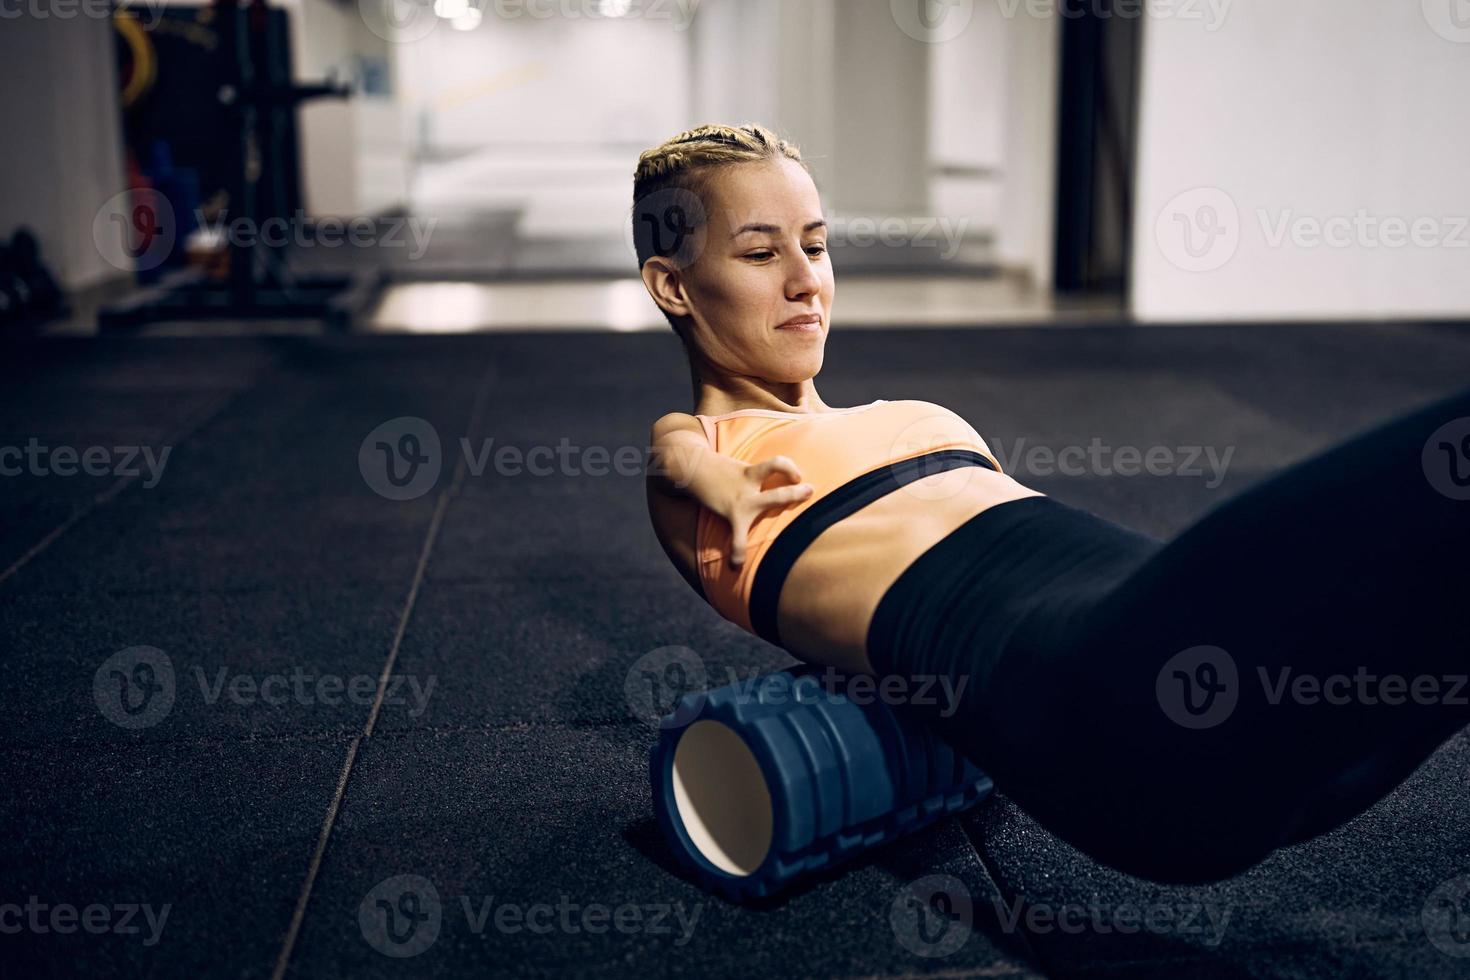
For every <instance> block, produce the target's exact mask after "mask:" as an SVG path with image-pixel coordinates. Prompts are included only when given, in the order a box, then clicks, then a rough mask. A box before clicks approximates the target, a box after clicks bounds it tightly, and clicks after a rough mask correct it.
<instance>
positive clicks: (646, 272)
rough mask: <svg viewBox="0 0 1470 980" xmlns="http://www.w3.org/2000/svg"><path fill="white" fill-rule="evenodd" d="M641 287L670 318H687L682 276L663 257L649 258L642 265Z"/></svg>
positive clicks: (686, 301) (687, 306)
mask: <svg viewBox="0 0 1470 980" xmlns="http://www.w3.org/2000/svg"><path fill="white" fill-rule="evenodd" d="M643 286H644V288H646V289H647V290H648V295H650V296H652V297H653V301H654V302H655V303H657V304H658V305H659V309H661V310H663V311H664V312H665V313H667V314H669V315H670V316H688V315H689V314H690V309H689V301H688V300H687V299H686V298H685V296H684V281H683V274H682V273H681V272H680V271H679V270H678V269H677V268H675V267H674V264H673V263H672V262H671V261H669V260H668V259H666V258H664V257H663V256H658V255H655V256H651V257H649V259H648V261H646V262H644V263H643Z"/></svg>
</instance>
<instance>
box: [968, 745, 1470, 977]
mask: <svg viewBox="0 0 1470 980" xmlns="http://www.w3.org/2000/svg"><path fill="white" fill-rule="evenodd" d="M1467 767H1470V736H1467V735H1466V734H1465V733H1461V734H1459V735H1457V736H1455V737H1454V738H1452V739H1450V740H1449V741H1448V742H1446V743H1445V745H1444V746H1443V747H1441V749H1440V751H1439V752H1438V753H1437V754H1435V755H1434V756H1432V757H1431V758H1430V759H1428V760H1426V762H1425V763H1424V764H1423V765H1422V766H1421V767H1420V768H1419V770H1418V771H1417V772H1415V773H1414V775H1413V776H1411V777H1410V778H1409V779H1408V780H1407V781H1405V782H1404V783H1402V784H1401V785H1400V786H1399V787H1398V788H1397V789H1396V790H1395V791H1394V792H1393V793H1391V794H1390V795H1389V796H1387V797H1385V798H1384V799H1383V800H1381V801H1380V802H1379V803H1378V804H1377V805H1375V806H1374V807H1372V808H1371V809H1369V810H1368V811H1367V812H1365V813H1363V814H1361V815H1360V816H1359V817H1358V818H1356V819H1355V820H1353V821H1351V822H1349V823H1348V824H1345V825H1344V826H1342V827H1339V828H1338V829H1337V830H1335V831H1332V832H1331V833H1328V834H1325V835H1323V836H1320V837H1317V838H1314V839H1313V840H1310V841H1307V842H1305V843H1302V844H1298V845H1295V846H1293V847H1287V848H1282V849H1280V850H1278V851H1276V852H1275V853H1274V854H1272V855H1271V856H1270V857H1269V858H1267V859H1266V860H1265V861H1264V862H1262V863H1261V864H1259V865H1257V866H1256V867H1254V868H1252V869H1251V870H1249V871H1247V872H1246V873H1244V874H1242V875H1239V876H1237V877H1235V878H1232V879H1229V880H1227V881H1224V882H1221V883H1218V884H1214V885H1208V886H1194V887H1184V886H1173V885H1160V884H1157V883H1155V882H1149V881H1145V880H1143V879H1139V878H1134V877H1131V876H1129V875H1125V874H1122V873H1120V872H1117V871H1114V870H1113V869H1111V868H1108V867H1106V866H1103V865H1100V864H1097V863H1096V862H1094V861H1092V860H1091V859H1089V858H1088V857H1086V856H1085V855H1083V854H1080V853H1079V852H1077V851H1076V850H1074V849H1073V848H1071V847H1070V846H1068V845H1066V844H1064V843H1062V842H1061V841H1059V840H1057V839H1056V838H1054V837H1052V836H1051V835H1050V834H1048V833H1047V832H1046V831H1045V830H1044V829H1043V828H1042V827H1040V826H1039V825H1038V824H1036V823H1035V822H1034V821H1033V820H1031V818H1030V817H1028V816H1027V815H1026V814H1025V813H1024V812H1022V811H1021V810H1019V809H1018V808H1017V807H1015V806H1014V804H1011V803H1010V802H1009V801H1007V800H1005V799H1003V798H1002V799H999V800H997V801H996V805H994V806H989V807H986V808H983V809H981V810H977V811H975V812H974V813H972V814H969V815H966V816H965V817H964V818H962V819H963V820H964V822H965V824H966V827H967V829H968V831H969V832H970V835H971V837H972V838H973V839H974V840H975V841H976V843H977V846H978V847H979V848H980V850H981V852H982V853H983V854H984V855H985V859H986V863H987V864H988V865H989V866H990V867H991V868H992V869H993V870H994V872H995V874H996V876H997V881H998V885H999V888H1000V891H1001V892H1002V894H1003V895H1004V896H1005V902H1006V903H1007V905H1008V906H1009V907H1011V908H1015V907H1020V908H1022V909H1031V908H1035V909H1037V910H1038V911H1037V912H1035V913H1031V914H1032V915H1033V916H1034V918H1031V919H1027V918H1025V917H1024V914H1023V917H1022V918H1021V919H1019V920H1018V921H1019V922H1020V923H1021V926H1020V928H1021V929H1022V931H1024V932H1025V933H1026V937H1027V939H1028V940H1029V941H1030V942H1031V943H1032V944H1033V946H1034V947H1035V948H1036V949H1037V950H1038V951H1039V954H1040V956H1041V959H1042V962H1043V963H1044V964H1045V967H1046V969H1047V971H1048V972H1049V973H1051V974H1053V975H1055V976H1073V975H1077V976H1093V975H1099V976H1102V975H1118V976H1122V975H1128V976H1131V975H1135V974H1137V975H1151V976H1162V975H1167V974H1169V973H1170V971H1173V973H1172V975H1175V976H1180V975H1190V976H1193V975H1195V971H1196V967H1198V968H1199V969H1201V970H1202V971H1203V972H1204V973H1205V975H1213V976H1282V977H1297V976H1301V977H1317V976H1329V975H1333V972H1332V971H1338V972H1337V973H1336V975H1344V973H1346V974H1348V975H1354V976H1369V975H1375V976H1390V975H1395V976H1432V977H1454V976H1464V967H1465V962H1466V960H1465V954H1470V942H1465V943H1460V942H1458V941H1456V940H1455V938H1454V936H1453V935H1449V936H1446V935H1440V934H1438V933H1436V936H1437V937H1438V938H1439V940H1440V942H1441V943H1444V944H1445V945H1446V946H1447V947H1448V948H1449V949H1450V951H1451V952H1450V953H1446V952H1443V951H1442V950H1441V949H1440V948H1439V947H1438V946H1436V945H1435V943H1433V942H1431V940H1430V939H1429V937H1428V936H1427V935H1426V931H1425V925H1424V922H1425V919H1424V913H1425V910H1426V907H1427V906H1429V905H1430V903H1431V899H1432V897H1433V896H1434V894H1435V892H1436V889H1437V888H1440V886H1442V885H1445V884H1446V883H1449V887H1450V888H1454V886H1455V884H1456V882H1459V883H1460V884H1461V885H1462V886H1463V887H1461V888H1460V889H1459V890H1458V891H1456V892H1454V893H1453V895H1452V897H1458V898H1463V896H1464V895H1465V894H1466V893H1467V892H1470V828H1467V827H1466V826H1465V825H1464V821H1463V814H1464V813H1465V810H1466V806H1467V803H1470V799H1467V796H1470V786H1467V784H1466V781H1465V772H1466V771H1467ZM1435 908H1436V909H1439V908H1440V906H1435ZM1455 908H1456V907H1455V906H1453V905H1448V906H1444V909H1446V910H1447V911H1448V912H1449V913H1454V911H1455ZM1459 914H1460V915H1461V916H1463V913H1459ZM1064 920H1065V922H1066V924H1067V925H1068V926H1069V927H1070V928H1067V929H1063V928H1062V925H1061V923H1062V922H1063V921H1064ZM1454 921H1456V922H1458V923H1460V924H1462V923H1463V917H1461V918H1460V919H1458V920H1454ZM1028 923H1033V924H1034V927H1031V926H1028ZM1120 925H1122V926H1124V927H1126V928H1127V929H1131V930H1132V931H1125V929H1122V928H1119V926H1120ZM1451 954H1453V955H1451Z"/></svg>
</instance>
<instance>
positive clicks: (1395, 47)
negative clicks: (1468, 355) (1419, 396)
mask: <svg viewBox="0 0 1470 980" xmlns="http://www.w3.org/2000/svg"><path fill="white" fill-rule="evenodd" d="M1451 3H1452V0H1443V2H1440V0H1434V2H1428V3H1422V4H1421V3H1419V2H1409V0H1405V2H1400V3H1383V2H1379V0H1291V2H1282V0H1235V2H1234V3H1233V4H1230V5H1228V10H1227V12H1226V14H1225V17H1224V20H1223V21H1221V22H1219V23H1218V29H1216V30H1213V31H1211V30H1208V29H1207V25H1206V24H1205V23H1202V22H1200V21H1195V20H1184V19H1178V18H1175V19H1169V20H1162V19H1152V20H1150V21H1149V22H1148V23H1147V24H1146V25H1145V36H1144V58H1143V65H1142V74H1141V87H1142V89H1141V90H1142V102H1141V106H1140V109H1141V118H1140V138H1139V147H1138V150H1139V153H1138V161H1139V162H1138V175H1137V194H1136V209H1135V213H1134V219H1133V222H1134V231H1135V238H1134V257H1133V286H1132V297H1131V300H1132V305H1133V309H1134V312H1135V314H1137V315H1138V316H1139V317H1141V318H1144V319H1185V318H1195V317H1211V318H1219V317H1226V318H1273V317H1282V318H1299V317H1300V318H1313V317H1323V318H1330V317H1338V316H1341V317H1365V316H1366V317H1380V316H1408V315H1421V316H1440V315H1444V316H1453V315H1464V314H1466V313H1470V230H1466V229H1463V228H1460V227H1459V225H1460V222H1462V221H1464V220H1465V219H1466V218H1470V180H1467V179H1466V175H1467V169H1466V164H1467V161H1470V110H1467V106H1466V96H1467V93H1470V30H1457V29H1455V28H1454V27H1453V25H1452V22H1451V21H1450V20H1449V12H1450V9H1451ZM1441 8H1442V10H1441ZM1441 13H1442V14H1443V18H1444V19H1443V21H1442V22H1441V23H1440V24H1439V27H1440V31H1442V32H1443V35H1444V36H1442V34H1441V33H1440V32H1437V31H1436V30H1435V29H1434V28H1433V27H1432V26H1431V24H1430V18H1431V17H1438V15H1439V14H1441ZM1452 38H1456V39H1457V40H1454V39H1452ZM1195 189H1200V190H1195ZM1191 190H1195V193H1194V194H1193V195H1190V196H1185V197H1183V198H1180V197H1178V195H1181V194H1183V193H1184V192H1189V191H1191ZM1360 212H1361V218H1360V219H1359V218H1357V216H1358V215H1359V214H1360ZM1211 215H1214V216H1215V217H1214V218H1213V219H1212V218H1211ZM1334 218H1335V219H1338V221H1337V225H1336V226H1335V228H1334V230H1335V232H1337V233H1338V234H1339V235H1341V234H1342V233H1346V237H1345V238H1342V237H1339V238H1338V240H1340V241H1346V242H1347V243H1348V244H1347V246H1346V247H1333V246H1330V245H1328V244H1325V243H1322V242H1320V241H1319V242H1318V243H1316V244H1313V243H1312V241H1313V239H1312V237H1311V234H1310V232H1311V229H1312V225H1311V222H1314V221H1315V222H1319V223H1325V222H1328V221H1329V220H1331V219H1334ZM1304 219H1305V223H1303V220H1304ZM1385 219H1395V220H1398V221H1402V222H1404V224H1405V226H1406V228H1407V227H1408V226H1410V225H1411V223H1412V222H1414V221H1415V220H1416V219H1423V220H1426V221H1427V222H1429V223H1428V224H1424V225H1422V226H1421V232H1420V241H1421V243H1428V242H1431V241H1433V242H1437V243H1440V244H1436V245H1426V244H1420V245H1415V244H1413V243H1412V242H1406V244H1403V245H1402V246H1400V247H1385V246H1384V244H1383V242H1384V237H1383V234H1382V233H1383V231H1384V230H1386V229H1384V228H1383V227H1382V226H1379V227H1377V228H1374V227H1372V226H1371V225H1370V224H1369V222H1382V221H1383V220H1385ZM1355 220H1356V221H1360V222H1361V225H1362V227H1363V228H1365V229H1368V230H1364V231H1360V230H1358V228H1355V227H1352V226H1351V225H1348V224H1344V221H1347V222H1352V221H1355ZM1263 221H1264V227H1263ZM1283 221H1285V222H1286V224H1285V225H1284V226H1283V225H1282V222H1283ZM1204 225H1212V226H1213V227H1216V228H1219V229H1221V230H1222V233H1218V234H1216V235H1214V237H1213V238H1206V237H1205V229H1204ZM1282 227H1285V228H1286V229H1288V233H1287V237H1286V238H1285V239H1284V240H1283V241H1281V242H1280V243H1279V244H1273V242H1272V240H1271V238H1272V235H1274V234H1276V233H1277V231H1278V230H1279V229H1281V228H1282ZM1186 228H1189V229H1191V230H1192V232H1193V235H1194V238H1193V241H1192V242H1191V243H1186V241H1185V240H1184V238H1183V233H1184V230H1185V229H1186ZM1290 229H1297V230H1298V231H1299V232H1302V233H1305V237H1299V238H1298V239H1297V240H1295V241H1294V240H1293V236H1292V233H1291V231H1290ZM1404 238H1405V239H1407V238H1408V235H1407V234H1405V235H1404ZM1446 239H1448V240H1449V244H1448V245H1447V244H1444V243H1445V241H1446ZM1456 243H1457V247H1454V246H1455V245H1456ZM1190 248H1192V249H1193V252H1194V254H1191V252H1190Z"/></svg>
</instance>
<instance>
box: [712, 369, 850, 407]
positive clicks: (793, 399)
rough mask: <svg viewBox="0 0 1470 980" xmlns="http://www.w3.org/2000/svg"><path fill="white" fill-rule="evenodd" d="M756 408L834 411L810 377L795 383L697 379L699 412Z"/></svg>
mask: <svg viewBox="0 0 1470 980" xmlns="http://www.w3.org/2000/svg"><path fill="white" fill-rule="evenodd" d="M752 408H754V409H764V410H766V411H771V412H792V413H813V414H814V413H817V412H827V411H831V409H830V408H829V407H828V405H827V403H826V402H824V401H822V397H821V396H820V395H818V394H817V386H816V385H815V384H813V383H812V380H811V379H810V378H808V379H807V380H805V381H800V382H791V383H786V382H771V381H761V380H759V379H755V378H732V379H729V380H728V381H726V382H723V383H721V384H719V385H715V384H711V383H709V382H707V381H703V380H701V379H700V378H698V377H696V378H695V379H694V412H695V414H696V415H724V414H726V413H727V412H738V411H743V410H745V409H752Z"/></svg>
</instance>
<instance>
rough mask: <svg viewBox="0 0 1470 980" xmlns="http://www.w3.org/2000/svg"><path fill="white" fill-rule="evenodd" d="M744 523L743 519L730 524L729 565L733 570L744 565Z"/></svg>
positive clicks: (745, 521)
mask: <svg viewBox="0 0 1470 980" xmlns="http://www.w3.org/2000/svg"><path fill="white" fill-rule="evenodd" d="M746 523H747V519H746V518H744V517H741V518H739V519H737V520H733V521H731V522H730V564H731V565H732V566H734V567H735V568H739V567H740V566H741V565H744V564H745V531H746Z"/></svg>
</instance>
